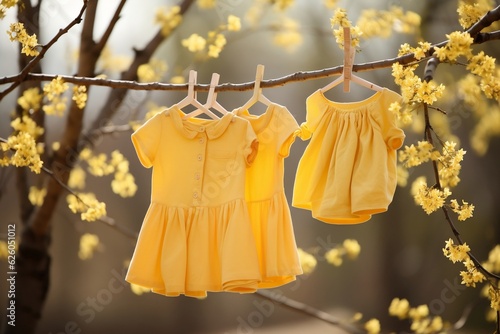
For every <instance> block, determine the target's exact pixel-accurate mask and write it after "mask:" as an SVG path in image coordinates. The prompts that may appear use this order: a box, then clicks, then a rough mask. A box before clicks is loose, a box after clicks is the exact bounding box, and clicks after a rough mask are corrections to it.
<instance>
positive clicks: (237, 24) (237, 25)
mask: <svg viewBox="0 0 500 334" xmlns="http://www.w3.org/2000/svg"><path fill="white" fill-rule="evenodd" d="M240 29H241V21H240V18H239V17H237V16H234V15H229V16H228V18H227V24H221V25H220V26H219V27H218V28H217V29H215V30H212V31H209V32H208V34H207V38H204V37H202V36H200V35H198V34H196V33H193V34H191V35H190V36H189V37H188V38H185V39H183V40H182V41H181V44H182V46H184V47H185V48H187V49H188V50H189V51H190V52H193V53H201V52H205V53H206V55H207V56H208V57H210V58H218V57H219V54H220V53H221V51H222V49H223V48H224V46H225V45H226V43H227V41H226V37H225V36H224V35H223V34H222V32H224V31H239V30H240ZM207 46H208V47H207Z"/></svg>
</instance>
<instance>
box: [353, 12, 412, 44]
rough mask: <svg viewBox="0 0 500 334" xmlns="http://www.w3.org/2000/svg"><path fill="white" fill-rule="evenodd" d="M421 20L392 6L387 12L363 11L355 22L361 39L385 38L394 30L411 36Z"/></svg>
mask: <svg viewBox="0 0 500 334" xmlns="http://www.w3.org/2000/svg"><path fill="white" fill-rule="evenodd" d="M420 22H421V18H420V15H418V14H417V13H415V12H412V11H407V12H404V11H403V9H402V8H401V7H399V6H392V7H391V8H390V9H389V10H376V9H365V10H363V11H361V15H360V17H359V19H358V21H357V22H356V26H358V27H359V28H360V29H361V31H363V36H362V37H363V38H372V37H384V38H387V37H389V36H390V35H391V33H392V31H393V30H395V31H397V32H401V33H408V34H412V33H414V32H415V30H416V29H418V28H419V27H420Z"/></svg>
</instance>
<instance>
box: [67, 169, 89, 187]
mask: <svg viewBox="0 0 500 334" xmlns="http://www.w3.org/2000/svg"><path fill="white" fill-rule="evenodd" d="M85 177H86V174H85V171H84V170H83V169H82V168H81V167H80V166H76V167H75V168H73V169H72V170H71V173H70V174H69V180H68V186H69V187H70V188H72V189H83V188H85Z"/></svg>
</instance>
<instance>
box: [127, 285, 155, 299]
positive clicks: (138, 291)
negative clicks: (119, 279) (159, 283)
mask: <svg viewBox="0 0 500 334" xmlns="http://www.w3.org/2000/svg"><path fill="white" fill-rule="evenodd" d="M130 290H132V292H133V293H134V294H136V295H138V296H140V295H142V294H143V293H145V292H149V291H151V289H149V288H145V287H143V286H140V285H137V284H134V283H130Z"/></svg>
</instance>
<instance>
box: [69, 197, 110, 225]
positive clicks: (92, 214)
mask: <svg viewBox="0 0 500 334" xmlns="http://www.w3.org/2000/svg"><path fill="white" fill-rule="evenodd" d="M66 201H67V203H68V207H69V209H70V210H71V212H73V213H80V214H81V215H80V217H81V219H82V220H86V221H96V220H98V219H99V218H101V217H103V216H105V215H106V203H104V202H99V201H98V200H97V198H96V197H95V195H94V194H93V193H78V194H76V195H74V194H70V195H68V196H66Z"/></svg>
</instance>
